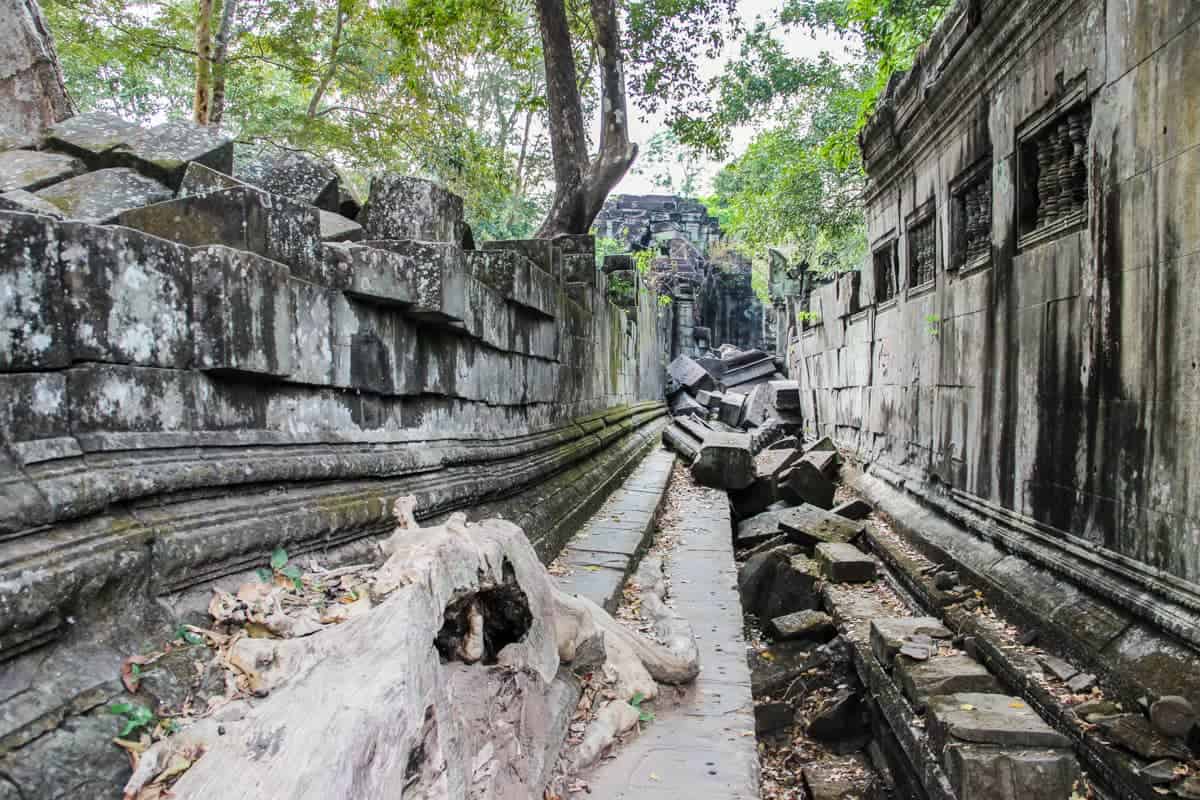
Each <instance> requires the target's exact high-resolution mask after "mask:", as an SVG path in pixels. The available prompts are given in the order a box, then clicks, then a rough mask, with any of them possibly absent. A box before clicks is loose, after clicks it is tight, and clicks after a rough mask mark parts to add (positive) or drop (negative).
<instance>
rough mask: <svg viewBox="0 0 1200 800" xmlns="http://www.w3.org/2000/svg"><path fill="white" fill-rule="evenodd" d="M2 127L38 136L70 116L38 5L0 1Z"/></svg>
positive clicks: (55, 55)
mask: <svg viewBox="0 0 1200 800" xmlns="http://www.w3.org/2000/svg"><path fill="white" fill-rule="evenodd" d="M0 31H2V33H0V37H2V38H3V41H4V45H3V47H0V126H3V127H6V128H10V129H12V130H14V131H17V132H18V133H24V134H29V135H36V134H37V133H39V132H40V131H41V130H42V129H43V128H45V127H47V126H49V125H53V124H54V123H56V122H61V121H62V120H64V119H66V118H67V117H69V116H71V114H73V113H74V111H75V109H74V108H72V106H71V100H70V98H69V97H67V88H66V86H65V85H64V83H63V76H62V67H60V66H59V63H58V53H57V52H56V51H55V49H54V37H53V36H51V35H50V29H49V28H47V27H46V20H45V18H44V17H43V16H42V10H41V8H40V7H39V6H38V4H37V0H0Z"/></svg>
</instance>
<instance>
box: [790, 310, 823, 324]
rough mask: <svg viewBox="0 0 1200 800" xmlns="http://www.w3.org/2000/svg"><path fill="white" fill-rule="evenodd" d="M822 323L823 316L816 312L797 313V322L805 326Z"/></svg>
mask: <svg viewBox="0 0 1200 800" xmlns="http://www.w3.org/2000/svg"><path fill="white" fill-rule="evenodd" d="M820 321H821V315H820V314H818V313H817V312H816V311H797V312H796V322H799V323H801V324H804V325H816V324H817V323H818V322H820Z"/></svg>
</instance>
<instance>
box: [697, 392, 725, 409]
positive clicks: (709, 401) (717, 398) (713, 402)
mask: <svg viewBox="0 0 1200 800" xmlns="http://www.w3.org/2000/svg"><path fill="white" fill-rule="evenodd" d="M696 402H697V403H699V404H700V405H702V406H704V407H705V408H720V407H721V393H720V392H711V391H709V390H708V389H701V390H700V391H698V392H696Z"/></svg>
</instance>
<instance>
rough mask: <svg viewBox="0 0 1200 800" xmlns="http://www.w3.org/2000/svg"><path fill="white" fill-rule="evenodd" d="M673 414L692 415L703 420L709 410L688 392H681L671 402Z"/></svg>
mask: <svg viewBox="0 0 1200 800" xmlns="http://www.w3.org/2000/svg"><path fill="white" fill-rule="evenodd" d="M671 414H672V415H674V416H679V415H681V414H692V415H694V416H697V417H701V418H703V417H705V416H707V414H708V409H706V408H705V407H704V406H702V405H700V404H699V403H697V402H696V401H695V400H693V399H692V396H691V395H690V394H688V393H687V392H680V393H679V394H677V395H675V397H674V399H672V400H671Z"/></svg>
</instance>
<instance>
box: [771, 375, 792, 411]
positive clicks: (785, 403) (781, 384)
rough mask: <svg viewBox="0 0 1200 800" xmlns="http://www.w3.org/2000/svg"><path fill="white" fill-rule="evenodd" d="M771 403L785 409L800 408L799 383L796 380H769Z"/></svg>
mask: <svg viewBox="0 0 1200 800" xmlns="http://www.w3.org/2000/svg"><path fill="white" fill-rule="evenodd" d="M767 390H768V391H769V392H770V396H771V398H770V399H771V405H773V406H774V407H775V408H778V409H781V410H785V411H798V410H799V409H800V384H799V382H797V381H769V382H768V383H767Z"/></svg>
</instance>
